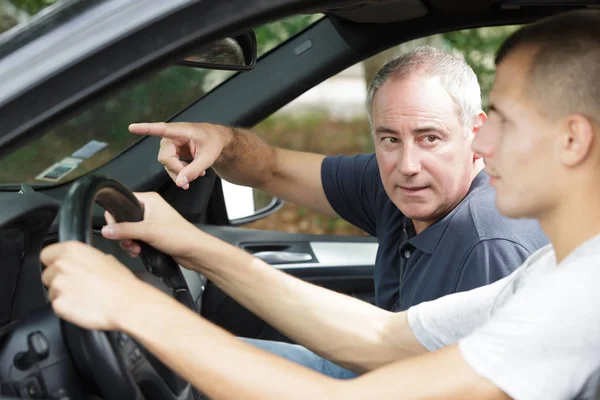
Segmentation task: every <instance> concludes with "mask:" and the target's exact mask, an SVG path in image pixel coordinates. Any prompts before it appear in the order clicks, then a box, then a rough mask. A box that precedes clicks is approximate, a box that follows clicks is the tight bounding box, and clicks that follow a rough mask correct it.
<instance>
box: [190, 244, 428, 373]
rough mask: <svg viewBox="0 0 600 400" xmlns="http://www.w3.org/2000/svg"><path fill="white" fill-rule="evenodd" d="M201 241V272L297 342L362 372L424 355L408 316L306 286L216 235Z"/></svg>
mask: <svg viewBox="0 0 600 400" xmlns="http://www.w3.org/2000/svg"><path fill="white" fill-rule="evenodd" d="M202 240H203V242H202V243H203V245H202V249H198V253H197V254H198V256H197V257H196V259H195V260H194V264H195V265H197V266H199V267H196V268H198V269H199V271H200V272H201V273H202V274H204V275H206V276H207V277H208V279H210V280H211V281H212V282H214V283H215V284H216V285H217V286H219V287H220V288H221V289H222V290H224V291H225V292H226V293H228V294H229V295H230V296H232V297H233V298H234V299H235V300H236V301H238V302H239V303H240V304H242V305H243V306H244V307H246V308H248V309H249V310H250V311H252V312H253V313H255V314H256V315H257V316H259V317H260V318H262V319H263V320H265V321H266V322H267V323H269V324H270V325H272V326H274V327H275V328H277V329H278V330H280V331H281V332H282V333H284V334H285V335H287V336H288V337H290V338H291V339H293V340H294V341H295V342H297V343H299V344H301V345H303V346H306V347H308V348H309V349H311V350H312V351H314V352H316V353H318V354H320V355H321V356H323V357H325V358H327V359H329V360H331V361H334V362H336V363H338V364H341V365H343V366H345V367H346V368H350V369H352V370H354V371H357V372H363V371H367V370H371V369H373V368H375V367H377V366H380V365H385V364H387V363H389V362H392V361H394V360H397V359H399V358H402V357H406V356H408V355H412V354H417V353H419V352H423V351H425V350H424V349H423V348H422V347H421V346H420V345H419V344H418V342H417V341H416V339H414V336H413V335H412V331H410V328H409V327H408V323H407V321H406V318H405V315H398V314H392V313H389V312H387V311H384V310H382V309H379V308H377V307H375V306H372V305H370V304H368V303H365V302H363V301H360V300H357V299H354V298H352V297H350V296H346V295H342V294H339V293H336V292H333V291H331V290H327V289H324V288H321V287H318V286H315V285H312V284H309V283H306V282H303V281H301V280H299V279H296V278H294V277H291V276H289V275H287V274H285V273H283V272H281V271H279V270H277V269H275V268H273V267H271V266H269V265H268V264H265V263H264V262H262V261H260V260H258V259H256V258H254V257H252V256H251V255H249V254H247V253H245V252H243V251H240V250H239V249H237V248H235V247H233V246H230V245H226V244H223V243H221V242H219V241H217V240H216V239H214V238H212V237H207V238H205V239H202ZM211 242H214V243H211Z"/></svg>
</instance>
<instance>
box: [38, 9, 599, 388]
mask: <svg viewBox="0 0 600 400" xmlns="http://www.w3.org/2000/svg"><path fill="white" fill-rule="evenodd" d="M599 65H600V11H598V10H585V11H578V12H571V13H566V14H562V15H559V16H557V17H553V18H549V19H546V20H543V21H541V22H539V23H537V24H534V25H530V26H527V27H525V28H523V29H522V30H520V31H519V32H517V33H515V34H514V35H513V36H512V37H511V38H510V39H509V40H508V41H507V42H506V43H505V44H504V45H503V47H502V49H501V50H500V52H499V54H498V58H497V67H498V68H497V76H496V81H495V83H494V88H493V91H492V93H491V96H490V105H491V107H490V118H489V120H488V122H486V124H485V126H484V127H483V128H482V129H481V131H480V132H479V133H478V135H477V136H476V138H475V141H474V144H473V148H474V151H475V152H476V153H478V154H481V155H482V156H483V157H484V158H485V160H486V165H487V168H488V170H489V172H490V175H491V184H492V185H493V186H494V187H495V188H496V191H497V198H496V204H497V206H498V208H499V209H500V211H501V212H502V213H503V214H505V215H507V216H511V217H515V218H522V217H532V218H536V219H538V220H539V222H540V224H541V226H542V228H543V229H544V231H545V233H546V234H547V235H548V237H549V238H550V241H551V243H552V245H551V246H547V247H544V248H543V249H541V250H539V251H537V252H536V253H535V254H534V255H532V256H531V257H530V258H529V259H528V260H527V261H526V262H525V263H524V264H523V265H522V266H521V268H519V269H518V270H517V271H516V272H515V273H513V274H512V275H510V276H508V277H506V278H504V279H502V280H500V281H497V282H496V283H494V284H491V285H489V286H486V287H481V288H477V289H474V290H472V291H469V292H463V293H458V294H454V295H450V296H447V297H444V298H441V299H438V300H435V301H432V302H427V303H422V304H420V305H418V306H415V307H412V308H411V309H410V310H408V312H399V313H390V312H388V311H384V310H382V309H379V308H376V307H372V306H370V305H368V304H364V303H362V302H359V301H356V300H354V299H352V298H349V297H345V296H343V295H339V294H336V293H333V292H329V291H327V290H324V289H322V288H317V287H314V286H311V285H309V284H306V283H303V282H301V281H298V280H296V279H294V278H291V277H288V276H285V275H284V274H283V273H280V272H278V271H276V270H274V269H273V268H270V267H269V266H268V265H265V264H264V263H262V262H261V261H260V260H256V259H254V258H252V256H250V255H249V254H245V253H243V252H241V251H239V250H237V249H235V248H233V247H231V246H228V245H227V244H224V243H222V242H220V241H218V240H216V239H214V238H212V237H210V236H208V235H206V234H204V233H202V232H200V231H198V230H197V229H195V228H194V227H193V226H191V225H190V224H188V223H187V222H186V221H184V220H183V219H182V218H181V217H178V216H177V213H176V212H174V211H173V210H172V209H171V208H169V207H168V206H167V205H166V204H165V203H164V202H162V201H161V200H160V199H159V198H158V196H157V195H155V194H142V195H140V196H139V198H140V199H141V201H142V202H143V203H144V204H145V205H146V220H145V221H144V222H140V223H133V224H111V225H108V226H107V227H106V228H105V229H104V232H105V235H106V236H107V237H111V238H114V239H141V240H144V241H147V242H149V243H150V244H152V245H153V246H155V247H157V248H159V249H161V250H163V251H165V252H168V253H170V254H172V255H173V256H174V257H175V258H176V259H177V261H178V262H179V263H180V264H182V265H183V266H185V267H187V268H193V269H197V270H199V271H202V273H204V274H206V275H207V276H208V277H209V278H210V279H211V280H213V281H214V282H216V283H217V284H218V285H220V286H221V287H222V288H224V289H225V291H227V292H228V293H235V294H236V298H237V300H239V301H240V302H242V304H244V305H246V306H247V307H248V308H250V309H251V310H253V311H255V312H256V313H257V314H259V315H260V316H262V317H263V318H265V320H267V321H268V322H270V323H272V324H273V325H274V326H276V327H278V328H280V329H281V330H282V331H283V332H284V333H287V334H289V335H290V337H292V338H293V339H295V340H296V341H297V342H299V343H301V344H303V345H305V346H307V347H309V348H311V349H313V350H315V351H316V352H317V353H319V354H321V355H324V356H326V357H328V358H330V359H333V360H335V361H337V362H338V363H339V364H341V365H344V366H347V367H349V368H351V369H353V370H355V371H357V372H361V373H362V375H361V376H360V377H358V378H356V379H352V380H334V379H331V378H329V377H326V376H323V375H319V374H316V373H314V372H313V371H310V370H308V369H305V368H302V367H300V366H298V365H296V364H293V363H290V362H288V361H286V360H283V359H280V358H277V357H275V356H273V355H271V354H268V353H264V352H261V351H260V350H258V349H256V348H254V347H252V346H249V345H247V344H246V343H243V342H240V341H238V340H237V339H235V338H234V337H232V336H230V335H229V334H227V333H226V332H224V331H222V330H220V329H219V328H217V327H215V326H213V325H212V324H210V323H209V322H207V321H205V320H203V319H202V318H201V317H199V316H197V315H195V314H194V313H193V312H191V311H189V310H187V309H185V308H184V307H182V306H181V305H179V304H178V303H176V302H175V301H174V300H173V299H171V298H169V297H167V296H165V295H164V294H163V293H162V292H160V291H158V290H157V289H155V288H152V287H150V286H148V285H146V284H145V283H143V282H140V281H138V280H136V279H135V278H134V277H133V275H132V273H131V272H130V271H129V270H127V269H126V268H124V267H123V266H122V265H121V264H119V263H118V262H117V261H116V260H114V259H113V258H108V257H106V256H105V255H104V254H103V253H101V252H99V251H97V250H95V249H92V248H91V247H89V246H86V245H84V244H81V243H73V242H71V243H61V244H56V245H53V246H50V247H48V248H46V249H45V250H44V251H43V253H42V261H43V262H44V264H45V265H46V266H47V269H46V270H45V271H44V275H43V280H44V282H45V283H46V284H47V285H48V286H49V288H50V297H51V299H52V302H53V303H52V304H53V307H54V309H55V311H56V312H57V314H58V315H59V316H61V317H63V318H65V319H67V320H69V321H72V322H74V323H77V324H80V325H82V326H84V327H86V328H90V329H115V330H122V331H125V332H127V333H129V334H130V335H132V336H133V337H135V338H136V339H137V340H138V341H139V342H141V343H142V344H144V345H145V346H146V347H147V348H148V349H149V350H150V351H152V352H154V353H155V354H157V355H158V357H159V358H161V359H162V360H163V361H164V362H165V363H166V364H167V365H169V366H170V367H171V368H172V369H173V370H174V371H176V372H178V373H179V374H180V375H181V376H183V377H184V378H185V379H187V380H189V381H190V382H192V383H193V384H194V385H195V386H196V387H198V388H199V389H200V390H201V391H203V392H204V393H206V394H207V395H209V396H211V397H213V398H215V399H219V398H260V399H271V398H272V399H280V398H286V399H294V398H312V399H321V398H322V399H330V398H343V399H367V398H377V399H387V398H390V399H392V398H394V399H396V398H404V399H422V398H428V399H508V398H516V399H571V398H577V399H591V398H593V397H592V396H593V395H592V393H593V391H594V389H595V388H596V386H597V383H598V378H599V377H600V357H599V355H600V312H598V311H597V310H596V307H597V304H598V301H599V300H600V268H599V267H598V266H599V265H600V208H598V207H595V206H594V205H595V204H598V202H600V185H598V181H599V180H600V140H599V137H598V135H599V134H600V125H599V124H598V122H597V121H599V120H600V97H599V96H598V93H599V92H600V86H599V85H600V79H598V78H599V76H598V75H599V74H600V72H599V70H598V66H599ZM590 205H591V206H590ZM174 221H175V222H174ZM156 227H159V228H160V229H156ZM124 245H125V247H126V248H128V249H129V250H130V251H131V252H133V253H136V252H138V251H139V247H138V246H137V245H132V243H130V242H128V243H125V244H124ZM81 260H85V262H82V261H81ZM291 293H293V296H290V295H288V294H291ZM149 304H151V306H149ZM315 305H319V306H318V307H315ZM306 310H310V311H306ZM182 337H183V338H186V340H181V338H182Z"/></svg>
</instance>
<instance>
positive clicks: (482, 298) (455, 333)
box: [408, 275, 514, 351]
mask: <svg viewBox="0 0 600 400" xmlns="http://www.w3.org/2000/svg"><path fill="white" fill-rule="evenodd" d="M512 279H514V276H513V275H511V276H507V277H505V278H504V279H501V280H499V281H497V282H495V283H493V284H491V285H487V286H482V287H479V288H477V289H473V290H470V291H468V292H462V293H454V294H450V295H447V296H444V297H440V298H439V299H436V300H432V301H428V302H425V303H421V304H419V305H417V306H414V307H411V308H409V309H408V323H409V325H410V328H411V330H412V332H413V334H414V335H415V337H416V338H417V340H418V341H419V342H420V343H421V344H422V345H423V346H424V347H425V348H426V349H427V350H429V351H434V350H438V349H441V348H444V347H447V346H451V345H453V344H456V343H458V341H459V340H460V339H462V338H464V337H465V336H467V335H468V334H470V333H471V332H473V331H474V330H475V329H476V328H478V327H479V326H481V325H482V324H484V323H485V322H486V321H487V319H488V318H489V315H490V310H491V308H492V305H493V304H494V301H495V300H496V298H497V297H498V295H499V293H500V292H501V291H502V290H503V288H505V287H506V286H507V285H509V283H510V282H511V281H512Z"/></svg>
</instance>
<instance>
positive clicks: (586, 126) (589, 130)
mask: <svg viewBox="0 0 600 400" xmlns="http://www.w3.org/2000/svg"><path fill="white" fill-rule="evenodd" d="M561 125H562V127H563V129H561V130H560V132H559V135H560V136H559V141H558V147H559V148H558V154H559V157H560V160H561V161H562V162H563V164H564V165H566V166H569V167H573V166H576V165H578V164H580V163H581V162H583V161H584V160H585V159H586V157H587V156H588V155H589V154H590V152H591V150H592V145H593V143H594V131H595V129H596V128H595V126H594V123H593V122H592V121H591V120H590V119H589V118H587V117H584V116H583V115H580V114H573V115H569V116H568V117H567V118H565V119H564V120H563V124H561Z"/></svg>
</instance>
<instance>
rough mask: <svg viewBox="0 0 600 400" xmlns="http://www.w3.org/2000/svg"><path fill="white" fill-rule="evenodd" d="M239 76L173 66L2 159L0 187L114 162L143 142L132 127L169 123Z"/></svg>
mask: <svg viewBox="0 0 600 400" xmlns="http://www.w3.org/2000/svg"><path fill="white" fill-rule="evenodd" d="M232 74H235V72H230V71H215V70H207V69H194V68H188V67H178V66H173V67H170V68H168V69H166V70H163V71H160V72H158V73H156V74H154V75H153V76H151V77H150V78H149V79H147V80H146V81H144V82H142V83H140V84H137V85H135V86H132V87H130V88H125V89H122V90H120V91H119V92H117V93H116V94H115V95H112V96H111V97H109V98H108V99H106V100H104V101H102V102H99V103H97V104H95V105H93V106H92V107H90V108H88V109H86V110H85V111H83V112H81V113H80V114H78V115H76V116H74V117H73V118H71V119H70V120H68V121H66V122H64V123H60V124H58V125H56V126H54V127H53V128H51V129H50V130H48V131H47V132H45V133H44V134H43V135H42V136H41V137H40V138H38V139H36V140H35V141H32V142H30V143H29V144H26V145H25V146H23V147H21V148H20V149H18V150H17V151H15V152H13V153H11V154H9V155H8V156H6V157H4V158H3V159H1V160H0V184H11V183H13V184H14V183H29V184H56V183H59V182H66V181H67V180H71V179H75V178H77V177H79V176H81V175H83V174H85V173H87V172H90V171H92V170H94V169H95V168H98V167H99V166H101V165H103V164H105V163H106V162H108V161H110V160H111V159H113V158H114V157H115V156H117V155H118V154H120V153H121V152H122V151H123V150H125V149H126V148H128V147H129V146H131V145H132V144H134V143H135V142H136V141H137V140H139V139H140V137H139V136H136V135H133V134H131V133H129V132H128V130H127V127H128V125H129V124H131V123H133V122H141V121H145V122H154V121H166V120H168V119H169V118H170V117H172V116H173V114H175V113H176V112H178V111H180V110H182V109H183V108H185V107H186V106H188V105H189V104H191V103H192V102H193V101H195V100H197V99H198V98H200V97H201V96H202V95H204V94H205V93H207V92H209V91H210V90H212V89H213V88H214V87H215V86H217V85H218V84H220V83H221V82H223V81H224V80H225V79H227V78H228V77H229V76H231V75H232Z"/></svg>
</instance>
